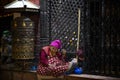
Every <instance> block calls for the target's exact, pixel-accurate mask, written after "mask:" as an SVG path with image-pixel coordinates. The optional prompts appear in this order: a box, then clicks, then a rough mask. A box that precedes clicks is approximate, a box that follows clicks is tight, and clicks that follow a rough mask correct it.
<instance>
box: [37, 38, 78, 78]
mask: <svg viewBox="0 0 120 80" xmlns="http://www.w3.org/2000/svg"><path fill="white" fill-rule="evenodd" d="M60 48H61V41H60V40H54V41H52V42H51V44H50V45H49V46H45V47H43V48H42V50H41V52H40V62H39V65H38V69H37V72H38V73H39V74H40V75H49V76H60V75H63V74H64V73H65V72H66V71H69V70H70V69H71V68H72V67H73V64H74V63H77V60H76V59H73V60H72V61H71V62H65V53H66V51H65V50H63V52H62V53H60V52H59V49H60Z"/></svg>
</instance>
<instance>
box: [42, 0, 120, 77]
mask: <svg viewBox="0 0 120 80" xmlns="http://www.w3.org/2000/svg"><path fill="white" fill-rule="evenodd" d="M41 1H44V2H43V3H44V5H43V6H44V7H42V8H41V18H42V19H43V18H44V19H43V20H41V36H42V37H41V42H43V44H46V43H47V44H49V42H50V41H52V40H54V39H61V40H62V41H63V47H64V48H65V49H67V51H68V53H74V54H75V52H76V43H77V27H78V8H80V9H81V18H80V20H81V23H80V24H81V32H80V46H81V47H83V49H84V54H85V61H84V65H83V67H84V70H85V71H84V72H85V73H89V74H99V75H109V76H118V77H119V76H120V54H119V52H120V28H119V25H120V23H119V20H120V16H119V14H120V6H119V3H120V1H119V0H115V1H113V0H41ZM42 39H44V40H43V41H42ZM45 40H46V43H44V41H45ZM43 44H41V45H43Z"/></svg>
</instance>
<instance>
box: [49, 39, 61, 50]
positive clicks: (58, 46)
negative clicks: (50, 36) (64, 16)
mask: <svg viewBox="0 0 120 80" xmlns="http://www.w3.org/2000/svg"><path fill="white" fill-rule="evenodd" d="M50 46H54V47H56V48H57V49H60V48H61V41H60V40H54V41H52V42H51V43H50Z"/></svg>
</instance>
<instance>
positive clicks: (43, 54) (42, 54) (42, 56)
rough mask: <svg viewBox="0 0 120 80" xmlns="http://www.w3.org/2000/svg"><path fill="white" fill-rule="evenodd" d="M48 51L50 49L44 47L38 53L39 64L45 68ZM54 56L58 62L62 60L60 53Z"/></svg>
mask: <svg viewBox="0 0 120 80" xmlns="http://www.w3.org/2000/svg"><path fill="white" fill-rule="evenodd" d="M49 51H50V47H49V46H45V47H43V48H42V50H41V52H40V63H41V64H43V65H46V66H47V65H48V56H49ZM56 54H57V57H58V58H59V59H60V60H63V56H62V55H61V54H60V53H56Z"/></svg>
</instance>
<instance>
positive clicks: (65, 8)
mask: <svg viewBox="0 0 120 80" xmlns="http://www.w3.org/2000/svg"><path fill="white" fill-rule="evenodd" d="M49 4H50V6H51V7H50V8H49V9H48V10H49V14H50V15H49V16H50V18H51V19H50V24H51V25H50V30H51V31H50V34H51V35H50V38H51V40H54V39H61V40H62V43H63V47H64V48H65V49H67V51H69V52H71V53H73V52H75V51H76V43H77V37H78V36H77V29H78V8H79V4H80V0H49Z"/></svg>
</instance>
